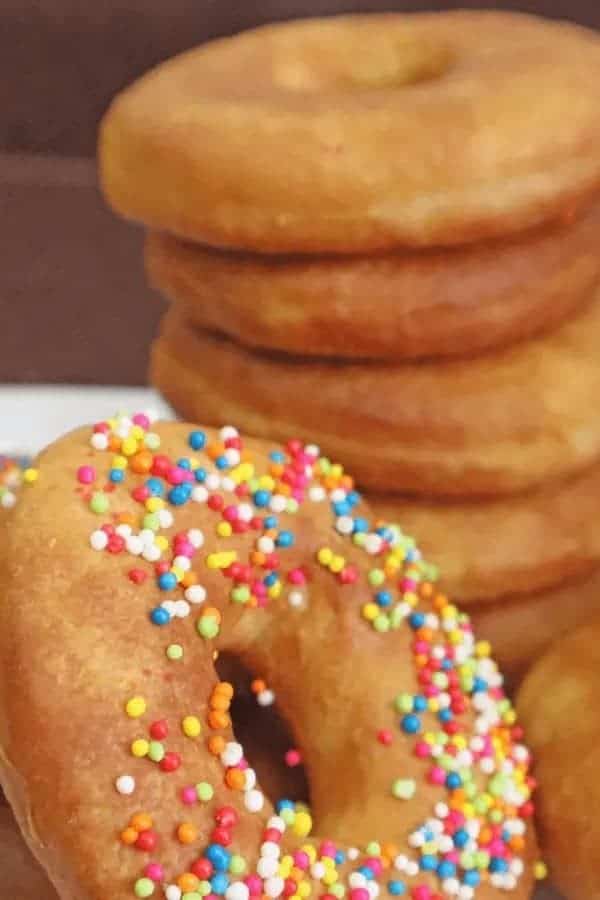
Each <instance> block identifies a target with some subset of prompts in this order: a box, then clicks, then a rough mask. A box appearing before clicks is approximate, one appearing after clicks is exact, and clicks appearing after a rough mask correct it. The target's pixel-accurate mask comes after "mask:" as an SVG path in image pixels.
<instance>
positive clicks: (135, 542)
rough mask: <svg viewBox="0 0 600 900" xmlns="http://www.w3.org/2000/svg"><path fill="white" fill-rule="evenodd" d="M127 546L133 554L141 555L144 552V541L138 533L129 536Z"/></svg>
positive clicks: (128, 550)
mask: <svg viewBox="0 0 600 900" xmlns="http://www.w3.org/2000/svg"><path fill="white" fill-rule="evenodd" d="M125 547H126V548H127V552H128V553H131V555H132V556H141V554H142V553H143V552H144V542H143V540H142V539H141V537H140V536H139V535H137V534H132V535H131V537H128V538H127V540H126V541H125Z"/></svg>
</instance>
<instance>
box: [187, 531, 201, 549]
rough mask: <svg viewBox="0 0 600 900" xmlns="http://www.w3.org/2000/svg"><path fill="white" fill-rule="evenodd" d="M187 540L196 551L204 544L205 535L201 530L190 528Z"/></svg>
mask: <svg viewBox="0 0 600 900" xmlns="http://www.w3.org/2000/svg"><path fill="white" fill-rule="evenodd" d="M187 538H188V541H189V542H190V544H191V545H192V547H195V548H196V550H197V549H198V548H199V547H201V546H202V545H203V544H204V533H203V532H202V531H200V529H199V528H190V530H189V531H188V533H187Z"/></svg>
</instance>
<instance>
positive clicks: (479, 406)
mask: <svg viewBox="0 0 600 900" xmlns="http://www.w3.org/2000/svg"><path fill="white" fill-rule="evenodd" d="M599 343H600V298H598V299H596V300H595V301H594V303H593V305H592V306H591V307H590V308H589V309H588V310H587V311H586V312H585V314H583V315H582V316H581V317H579V318H577V319H576V320H573V321H571V322H568V323H567V324H566V325H563V326H562V328H561V329H559V330H557V331H555V332H553V333H552V334H550V335H546V336H544V337H543V338H539V339H536V340H532V341H529V342H527V343H523V344H520V345H516V346H514V347H509V348H507V349H505V350H503V351H498V352H497V353H495V354H490V355H487V356H482V357H479V358H475V359H467V360H464V361H463V360H461V361H446V362H439V361H436V362H431V363H427V364H419V363H416V364H408V363H405V364H403V365H386V364H375V363H373V364H370V363H368V364H350V363H348V364H340V363H339V362H335V361H325V360H322V361H318V362H315V361H313V362H312V363H310V364H308V363H307V361H306V360H304V359H302V358H301V357H295V358H291V357H280V356H276V355H274V354H273V355H267V354H260V353H258V352H252V351H248V350H246V349H244V348H243V347H241V346H240V345H238V344H234V343H233V342H230V341H228V340H227V339H223V338H219V337H216V336H212V335H210V334H208V333H204V332H201V331H199V330H196V329H193V328H192V327H190V326H189V324H188V323H187V321H186V320H185V318H184V316H183V315H182V314H181V313H180V312H179V310H178V309H177V307H173V308H172V309H171V310H170V311H169V312H168V313H167V315H166V317H165V319H164V322H163V327H162V333H161V336H160V338H159V339H158V341H157V342H156V343H155V344H154V348H153V351H152V359H151V374H150V377H151V380H152V381H153V383H154V384H155V385H156V387H158V389H159V390H160V391H162V393H163V394H164V395H165V397H166V398H167V400H168V401H169V403H170V404H171V405H172V406H173V408H174V409H175V410H176V411H177V412H178V414H179V415H181V416H182V417H184V418H189V419H201V420H202V421H207V422H211V423H212V424H214V425H222V424H224V423H225V422H227V421H237V422H239V423H240V425H241V426H242V427H244V428H245V429H246V430H247V431H248V433H250V434H254V435H257V436H259V437H266V436H268V435H273V436H274V437H275V438H278V439H282V440H284V439H285V437H286V435H289V434H298V435H299V436H300V437H301V438H302V439H305V440H311V439H315V440H317V441H318V443H319V444H320V445H321V446H322V448H323V450H324V451H325V452H326V453H329V454H331V455H332V456H333V457H335V458H336V459H339V460H341V462H342V463H343V464H344V465H345V466H347V467H348V468H349V469H351V470H353V473H354V476H355V477H356V480H357V483H358V484H359V485H360V486H361V487H363V488H368V489H371V490H374V491H382V492H385V491H387V490H389V486H390V485H393V487H394V490H395V491H397V492H399V493H405V494H419V495H423V494H425V495H435V496H452V495H454V496H459V497H463V498H466V497H469V496H477V495H489V496H493V495H502V494H510V493H514V492H516V491H520V490H526V489H528V488H533V487H535V486H536V485H540V484H543V483H544V482H546V481H548V480H551V479H554V478H560V477H562V476H566V475H568V474H569V473H574V472H577V471H578V470H582V469H583V468H585V467H586V466H589V465H591V464H592V463H593V462H595V461H596V460H598V458H599V457H600V415H599V414H598V413H599V412H600V354H599V353H598V346H599Z"/></svg>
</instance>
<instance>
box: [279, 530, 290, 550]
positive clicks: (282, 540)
mask: <svg viewBox="0 0 600 900" xmlns="http://www.w3.org/2000/svg"><path fill="white" fill-rule="evenodd" d="M293 543H294V535H293V534H292V532H291V531H280V532H279V534H278V535H277V537H276V539H275V544H276V545H277V546H278V547H291V546H293Z"/></svg>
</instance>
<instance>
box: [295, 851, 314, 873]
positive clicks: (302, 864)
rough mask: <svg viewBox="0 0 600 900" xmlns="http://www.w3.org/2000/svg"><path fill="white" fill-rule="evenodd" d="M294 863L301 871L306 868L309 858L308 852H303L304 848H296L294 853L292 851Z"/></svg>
mask: <svg viewBox="0 0 600 900" xmlns="http://www.w3.org/2000/svg"><path fill="white" fill-rule="evenodd" d="M294 865H295V866H297V867H298V868H299V869H302V871H303V872H305V871H306V870H307V869H308V867H309V865H310V860H309V858H308V854H307V853H305V852H304V850H297V851H296V853H294Z"/></svg>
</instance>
